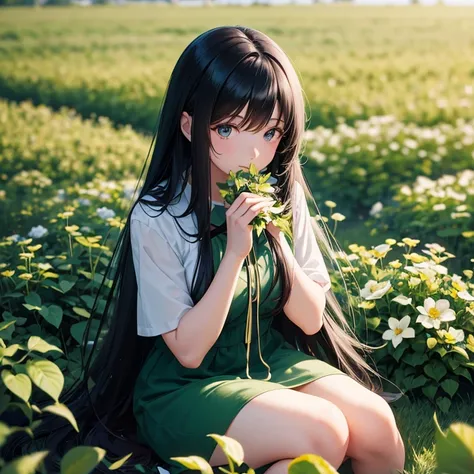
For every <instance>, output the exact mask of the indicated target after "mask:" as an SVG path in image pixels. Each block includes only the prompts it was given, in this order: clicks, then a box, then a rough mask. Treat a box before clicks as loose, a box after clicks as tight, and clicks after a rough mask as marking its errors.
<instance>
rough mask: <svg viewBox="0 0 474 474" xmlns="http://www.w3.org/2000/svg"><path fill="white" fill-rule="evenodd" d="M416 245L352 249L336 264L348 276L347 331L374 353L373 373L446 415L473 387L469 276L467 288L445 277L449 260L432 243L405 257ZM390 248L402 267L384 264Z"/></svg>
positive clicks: (473, 309)
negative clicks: (350, 307)
mask: <svg viewBox="0 0 474 474" xmlns="http://www.w3.org/2000/svg"><path fill="white" fill-rule="evenodd" d="M418 243H419V240H415V239H411V238H408V237H407V238H404V239H402V241H399V242H397V241H396V240H394V239H387V241H386V243H384V244H381V245H378V246H376V247H374V248H372V249H366V248H365V246H359V245H357V244H352V245H350V246H349V249H350V250H351V251H352V252H353V253H352V254H350V255H347V254H344V255H339V256H337V257H338V258H339V259H340V260H341V262H343V263H345V264H347V265H348V266H347V267H345V268H346V271H349V272H352V273H353V274H354V276H355V277H356V282H352V289H351V292H352V293H353V295H354V296H353V297H354V301H355V303H356V304H357V307H358V308H360V310H361V313H360V314H359V315H358V316H357V318H356V321H355V324H354V329H355V330H356V332H357V333H358V335H359V337H360V338H361V339H362V340H364V341H368V342H369V343H370V344H371V345H372V346H378V347H375V351H374V353H373V354H372V358H373V360H374V362H375V363H376V368H377V370H378V371H379V372H380V373H381V374H382V375H383V376H384V377H386V378H388V379H389V380H391V381H393V382H395V383H396V384H397V385H398V386H400V387H401V388H402V389H403V390H405V391H407V392H411V393H412V394H413V395H415V396H419V397H422V398H426V399H427V400H430V401H431V402H432V403H434V404H435V405H436V406H437V407H438V408H439V409H441V410H442V411H443V412H447V411H448V410H449V408H450V406H451V400H452V399H454V397H455V396H456V394H457V393H458V389H459V388H460V385H461V383H464V384H467V383H468V384H469V385H472V384H473V380H472V374H473V372H474V356H473V354H474V318H473V316H474V296H473V295H472V289H474V283H471V282H470V281H469V280H471V279H472V276H473V273H472V271H470V270H466V271H465V275H466V277H467V280H468V281H463V279H462V278H461V277H460V276H459V275H456V274H454V275H453V276H450V275H449V274H448V270H447V268H446V267H445V266H444V265H442V263H443V262H444V261H445V260H447V259H449V258H453V257H454V255H452V254H450V253H449V252H446V250H445V249H444V248H443V247H441V246H439V245H438V244H426V247H427V249H423V250H422V252H423V253H424V254H425V255H422V254H421V253H417V252H414V251H413V250H412V249H413V248H414V247H415V246H416V245H417V244H418ZM394 245H396V246H398V247H400V248H404V250H405V253H404V254H403V256H404V258H405V261H404V263H402V262H400V261H399V259H395V260H391V261H388V263H386V260H385V263H384V259H385V258H386V257H387V255H388V253H389V252H390V251H392V246H394ZM472 261H474V259H471V262H472ZM354 262H356V263H354ZM359 283H360V284H361V286H362V288H361V287H360V286H359ZM384 340H386V341H388V342H385V343H383V342H384ZM380 343H382V345H379V344H380Z"/></svg>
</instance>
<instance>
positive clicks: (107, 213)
mask: <svg viewBox="0 0 474 474" xmlns="http://www.w3.org/2000/svg"><path fill="white" fill-rule="evenodd" d="M96 212H97V215H98V216H99V217H101V218H102V219H108V218H109V217H115V212H114V211H113V210H112V209H108V208H107V207H99V208H97V210H96Z"/></svg>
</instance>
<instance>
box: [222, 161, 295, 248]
mask: <svg viewBox="0 0 474 474" xmlns="http://www.w3.org/2000/svg"><path fill="white" fill-rule="evenodd" d="M270 177H271V173H268V174H265V175H263V174H261V173H259V172H258V170H257V167H256V166H255V165H254V164H253V163H252V164H251V165H250V167H249V168H248V171H246V170H239V171H237V172H236V173H234V172H233V171H231V172H230V173H229V176H228V178H227V179H226V181H225V183H217V186H218V187H219V192H220V194H221V196H222V197H223V199H224V201H225V202H227V203H228V204H232V203H233V202H234V201H235V200H236V199H237V198H238V197H239V195H240V194H242V193H243V192H250V193H253V194H258V195H259V196H264V197H271V198H272V199H274V200H275V201H276V202H275V204H274V205H273V206H272V207H271V208H269V209H265V210H262V211H260V213H259V214H258V215H257V216H255V218H254V219H253V220H252V222H251V224H252V225H253V228H254V230H255V231H256V232H257V235H258V236H260V234H261V233H262V231H263V230H264V229H265V228H266V226H267V224H268V223H269V222H272V223H273V224H274V225H275V226H276V227H278V228H279V229H280V230H281V231H282V232H283V233H284V234H286V235H287V236H288V237H289V238H290V239H292V232H291V225H290V217H291V213H290V212H288V213H283V211H284V210H285V207H286V205H285V204H283V203H282V202H281V201H279V200H278V198H277V197H276V188H275V187H273V186H272V185H271V184H270V183H268V182H267V181H268V180H269V179H270Z"/></svg>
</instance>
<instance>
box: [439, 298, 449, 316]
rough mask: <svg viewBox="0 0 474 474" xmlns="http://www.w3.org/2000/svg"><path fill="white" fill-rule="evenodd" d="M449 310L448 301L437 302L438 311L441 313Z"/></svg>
mask: <svg viewBox="0 0 474 474" xmlns="http://www.w3.org/2000/svg"><path fill="white" fill-rule="evenodd" d="M448 308H449V301H448V300H446V299H444V298H443V299H441V300H438V301H437V302H436V309H437V310H438V311H439V312H441V313H442V312H443V311H446V310H447V309H448Z"/></svg>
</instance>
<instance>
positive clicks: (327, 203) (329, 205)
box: [324, 201, 337, 208]
mask: <svg viewBox="0 0 474 474" xmlns="http://www.w3.org/2000/svg"><path fill="white" fill-rule="evenodd" d="M324 204H326V206H327V207H330V208H334V207H336V206H337V204H336V203H335V202H334V201H324Z"/></svg>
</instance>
